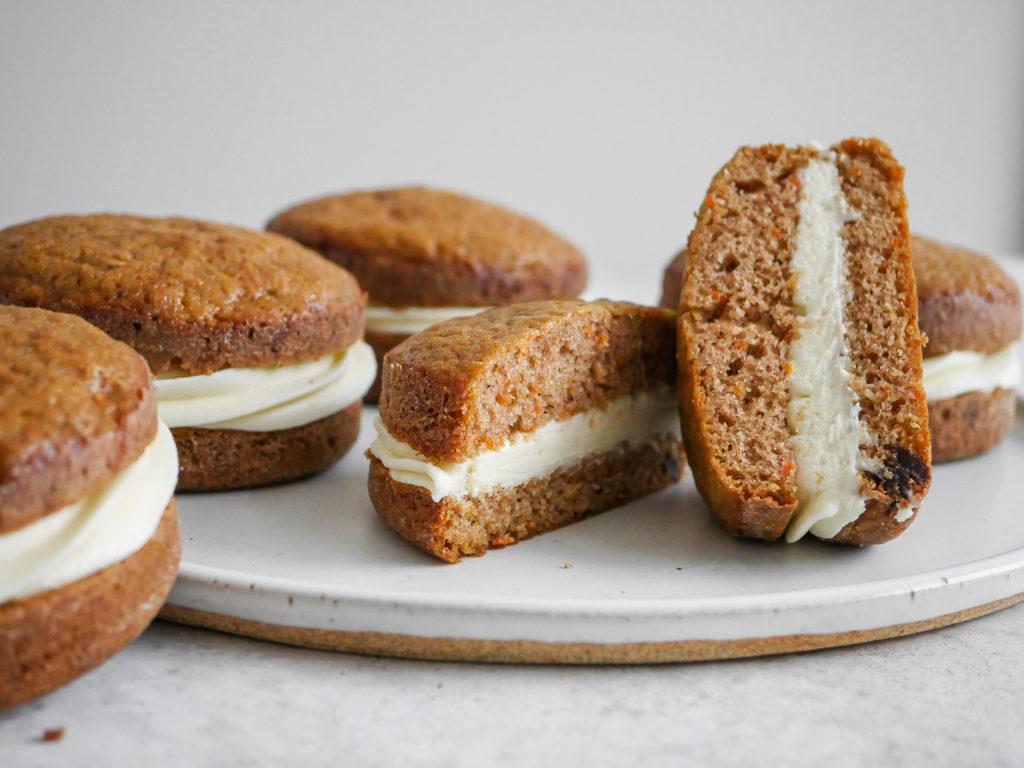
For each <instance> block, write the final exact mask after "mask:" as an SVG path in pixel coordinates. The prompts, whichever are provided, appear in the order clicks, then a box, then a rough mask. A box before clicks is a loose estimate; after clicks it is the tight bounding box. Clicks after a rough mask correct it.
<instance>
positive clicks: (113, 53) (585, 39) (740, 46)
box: [0, 0, 1024, 299]
mask: <svg viewBox="0 0 1024 768" xmlns="http://www.w3.org/2000/svg"><path fill="white" fill-rule="evenodd" d="M0 71H2V72H3V73H4V74H3V77H2V78H0V109H2V112H0V114H2V126H3V128H2V131H3V132H2V137H3V141H0V170H2V176H0V178H2V182H0V226H6V225H9V224H13V223H16V222H18V221H22V220H26V219H30V218H35V217H40V216H45V215H49V214H53V213H67V212H94V211H100V210H113V211H122V212H138V213H145V214H153V215H167V214H172V213H180V214H186V215H191V216H195V217H201V218H207V219H211V220H215V221H224V222H232V223H237V224H242V225H246V226H252V227H260V226H262V225H263V223H264V222H265V221H266V219H267V218H269V216H270V215H271V214H272V213H274V212H276V211H277V210H279V209H280V208H282V207H286V206H287V205H290V204H291V203H293V202H296V201H298V200H300V199H305V198H308V197H311V196H316V195H319V194H323V193H327V192H334V191H344V190H349V189H354V188H366V187H375V186H385V185H395V184H405V183H411V182H423V183H428V184H431V185H438V186H446V187H451V188H454V189H457V190H461V191H464V192H467V193H470V194H474V195H477V196H481V197H484V198H487V199H490V200H493V201H495V202H499V203H503V204H506V205H509V206H511V207H513V208H516V209H519V210H521V211H524V212H526V213H529V214H532V215H534V216H537V217H538V218H540V219H541V220H543V221H545V222H546V223H548V224H549V225H551V226H552V227H553V228H555V229H556V230H559V231H561V232H562V233H563V234H565V235H566V236H568V237H569V238H570V239H572V240H574V241H576V242H577V243H578V244H579V245H580V246H581V247H582V248H583V249H584V250H585V251H586V252H587V253H588V255H589V256H590V258H591V260H592V263H593V265H594V278H595V279H594V283H595V287H596V288H597V289H599V290H600V289H601V288H603V287H607V286H615V285H617V284H618V281H619V280H620V279H621V278H623V277H626V276H631V277H634V278H635V276H636V272H637V270H646V271H648V272H649V273H650V275H651V278H650V284H651V288H650V292H649V296H639V297H635V298H640V299H643V298H654V297H655V294H656V290H657V284H658V281H659V277H660V271H661V268H662V266H663V265H664V263H665V262H666V261H667V260H668V258H669V257H670V256H671V255H672V253H673V252H674V251H675V250H676V249H677V248H678V247H679V246H680V245H681V244H682V243H683V242H684V241H685V238H686V236H687V234H688V233H689V230H690V228H691V225H692V222H693V212H694V211H695V210H696V208H697V207H698V205H699V204H700V201H701V199H702V198H703V196H704V192H705V190H706V188H707V184H708V182H709V180H710V178H711V176H712V174H713V173H714V172H715V170H717V168H718V167H720V166H721V165H722V164H723V163H724V162H725V161H726V160H727V159H728V158H729V157H730V156H731V155H732V153H733V152H734V151H735V149H736V147H737V146H739V145H740V144H744V143H747V144H749V143H762V142H769V141H773V142H785V143H797V142H801V141H805V140H808V139H817V140H819V141H821V142H823V143H830V142H833V141H835V140H838V139H840V138H843V137H846V136H849V135H875V136H879V137H881V138H883V139H884V140H886V141H887V142H888V143H889V144H890V145H891V146H892V148H893V150H894V152H895V153H896V156H897V157H898V158H899V159H900V161H901V162H902V163H903V164H904V165H905V166H906V168H907V183H906V186H907V193H908V197H909V200H910V216H911V227H912V228H913V229H914V230H916V231H918V232H921V233H926V234H931V235H934V236H937V237H939V238H942V239H945V240H949V241H953V242H957V243H962V244H967V245H971V246H974V247H977V248H979V249H982V250H986V251H990V252H996V253H1007V252H1021V251H1024V217H1022V215H1021V214H1022V212H1024V141H1022V138H1024V3H1021V2H1010V1H1008V2H996V1H988V2H961V1H956V0H944V1H937V0H933V1H931V2H925V1H915V2H857V3H847V2H796V1H795V0H791V1H789V2H773V3H761V2H728V1H726V0H718V1H717V2H689V3H682V2H636V3H627V2H621V3H615V2H550V1H549V2H533V1H530V0H519V1H518V2H514V3H512V2H507V3H488V2H480V3H472V2H455V1H452V0H448V1H446V2H432V3H397V2H390V3H388V2H381V3H363V2H341V3H328V2H288V3H284V2H281V3H259V2H196V1H194V0H192V1H186V0H178V1H177V2H142V3H139V2H11V1H10V0H6V1H5V2H0ZM630 298H633V297H630Z"/></svg>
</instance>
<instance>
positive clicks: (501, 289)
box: [267, 187, 587, 400]
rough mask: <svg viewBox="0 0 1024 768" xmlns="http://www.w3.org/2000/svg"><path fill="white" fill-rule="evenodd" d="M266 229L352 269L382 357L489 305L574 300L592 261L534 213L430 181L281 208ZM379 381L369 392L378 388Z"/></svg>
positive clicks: (370, 338)
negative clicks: (424, 184) (430, 329)
mask: <svg viewBox="0 0 1024 768" xmlns="http://www.w3.org/2000/svg"><path fill="white" fill-rule="evenodd" d="M267 229H269V230H271V231H273V232H279V233H280V234H283V235H287V236H288V237H291V238H294V239H295V240H298V241H299V242H300V243H302V244H303V245H306V246H308V247H310V248H312V249H313V250H315V251H317V252H319V253H321V254H322V255H324V256H325V257H327V258H328V259H330V260H332V261H334V262H336V263H337V264H340V265H341V266H342V267H344V268H345V269H347V270H349V271H350V272H351V273H352V274H353V275H355V277H356V279H357V280H358V281H359V284H360V285H361V286H362V287H363V288H364V289H365V290H366V292H367V294H368V295H369V305H368V306H367V309H366V340H367V341H368V342H369V343H370V344H371V345H372V346H373V348H374V350H375V351H376V353H377V356H378V359H379V360H380V359H383V356H384V353H385V352H387V351H388V350H389V349H391V347H393V346H395V345H396V344H398V343H399V342H401V341H402V340H403V339H405V338H407V337H409V336H410V335H411V334H413V333H417V332H419V331H421V330H423V329H424V328H427V327H429V326H431V325H434V324H435V323H439V322H442V321H443V320H447V319H450V318H453V317H461V316H465V315H472V314H475V313H477V312H480V311H481V310H483V309H485V308H487V307H493V306H502V305H508V304H513V303H516V302H525V301H538V300H543V299H571V298H575V297H576V296H578V295H579V294H580V292H582V291H583V289H584V287H585V286H586V282H587V264H586V261H585V260H584V258H583V255H582V254H581V253H580V252H579V251H578V250H577V249H576V247H575V246H573V245H572V243H570V242H568V241H567V240H565V239H564V238H562V237H560V236H559V235H557V234H555V233H554V232H552V231H551V230H550V229H548V228H547V227H545V226H544V225H542V224H540V223H539V222H537V221H534V220H533V219H530V218H527V217H526V216H522V215H520V214H518V213H514V212H512V211H510V210H508V209H506V208H502V207H500V206H497V205H493V204H491V203H486V202H484V201H482V200H477V199H475V198H472V197H468V196H466V195H460V194H457V193H455V192H448V191H445V190H439V189H430V188H428V187H402V188H397V189H382V190H375V191H368V192H353V193H349V194H343V195H332V196H330V197H323V198H319V199H317V200H311V201H309V202H306V203H302V204H301V205H297V206H295V207H293V208H290V209H288V210H286V211H283V212H282V213H279V214H278V215H277V216H275V217H274V218H273V219H271V221H270V222H269V223H268V224H267ZM379 385H380V380H379V378H378V380H377V382H375V384H374V387H373V389H372V390H371V391H370V393H369V395H368V399H371V400H376V399H377V396H378V394H379Z"/></svg>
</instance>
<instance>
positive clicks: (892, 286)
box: [679, 139, 931, 546]
mask: <svg viewBox="0 0 1024 768" xmlns="http://www.w3.org/2000/svg"><path fill="white" fill-rule="evenodd" d="M902 181H903V169H902V168H901V167H900V166H899V165H898V164H897V162H896V160H895V159H894V158H893V156H892V154H891V152H890V151H889V149H888V147H887V146H886V145H885V144H883V143H882V142H880V141H878V140H875V139H867V140H862V139H849V140H847V141H844V142H842V143H841V144H838V145H836V146H834V147H832V148H831V149H827V150H823V149H821V148H819V147H817V146H803V147H796V148H787V147H783V146H778V145H771V146H762V147H743V148H741V149H740V150H739V151H738V152H737V153H736V155H735V156H734V157H733V158H732V160H730V161H729V162H728V163H727V164H726V165H725V166H724V167H723V168H722V169H721V170H720V171H719V172H718V174H717V175H716V176H715V178H714V179H713V181H712V183H711V187H710V189H709V190H708V193H707V196H706V198H705V200H704V203H703V205H702V206H701V208H700V211H699V213H698V215H697V223H696V226H695V228H694V230H693V232H692V233H691V235H690V238H689V241H688V243H687V248H686V252H687V257H686V264H685V276H684V278H683V285H682V295H681V299H680V303H679V364H680V376H679V397H680V411H681V416H682V427H683V439H684V442H685V445H686V453H687V457H688V459H689V461H690V465H691V467H692V469H693V474H694V480H695V481H696V484H697V487H698V490H699V491H700V492H701V495H702V496H703V497H704V499H705V502H706V503H707V504H708V506H709V507H710V508H711V510H712V511H713V512H714V513H715V514H716V515H717V517H718V518H719V519H720V520H721V522H722V523H723V525H724V526H725V528H726V529H727V530H728V531H729V532H730V533H732V534H733V535H736V536H744V537H753V538H761V539H776V538H779V537H781V536H783V535H784V536H785V538H786V540H787V541H796V540H797V539H799V538H801V537H802V536H804V535H805V534H806V533H808V532H810V533H811V534H813V535H814V536H817V537H819V538H821V539H827V540H829V541H833V542H839V543H844V544H853V545H861V546H863V545H868V544H878V543H881V542H884V541H888V540H889V539H892V538H893V537H895V536H897V535H898V534H900V533H901V532H902V531H903V530H904V529H905V528H906V527H907V526H908V525H909V524H910V523H911V521H912V520H913V518H914V516H915V514H916V511H917V509H918V507H919V506H920V504H921V502H922V500H923V498H924V496H925V493H926V492H927V489H928V485H929V482H930V477H931V470H930V453H929V438H928V413H927V407H926V403H925V396H924V391H923V389H922V387H921V345H922V339H921V336H920V333H919V332H918V324H917V303H916V296H915V286H914V275H913V271H912V267H911V254H910V243H909V234H908V230H907V219H906V199H905V197H904V193H903V184H902Z"/></svg>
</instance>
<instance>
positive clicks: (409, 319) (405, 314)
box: [366, 304, 487, 334]
mask: <svg viewBox="0 0 1024 768" xmlns="http://www.w3.org/2000/svg"><path fill="white" fill-rule="evenodd" d="M485 309H487V307H403V308H402V309H395V308H394V307H382V306H380V305H378V304H370V305H368V306H367V307H366V330H368V331H376V332H377V333H408V334H413V333H419V332H420V331H422V330H425V329H427V328H429V327H430V326H432V325H437V324H438V323H441V322H444V321H445V320H451V319H452V318H454V317H468V316H469V315H475V314H477V313H478V312H483V311H484V310H485Z"/></svg>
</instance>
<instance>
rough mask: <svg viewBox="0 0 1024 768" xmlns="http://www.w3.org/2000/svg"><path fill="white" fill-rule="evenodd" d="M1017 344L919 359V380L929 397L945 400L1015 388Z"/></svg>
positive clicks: (1017, 357)
mask: <svg viewBox="0 0 1024 768" xmlns="http://www.w3.org/2000/svg"><path fill="white" fill-rule="evenodd" d="M1017 347H1018V345H1017V344H1010V345H1009V346H1006V347H1003V348H1002V349H1000V350H998V351H996V352H992V353H989V354H985V353H983V352H967V351H953V352H948V353H947V354H945V355H937V356H936V357H926V358H925V359H924V360H922V361H921V383H922V384H923V385H924V394H925V397H926V398H927V399H928V400H929V401H932V402H934V401H936V400H947V399H949V398H951V397H958V396H960V395H965V394H967V393H968V392H992V391H993V390H995V389H1016V387H1017V385H1018V384H1019V383H1020V380H1021V364H1020V356H1019V353H1018V349H1017Z"/></svg>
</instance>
